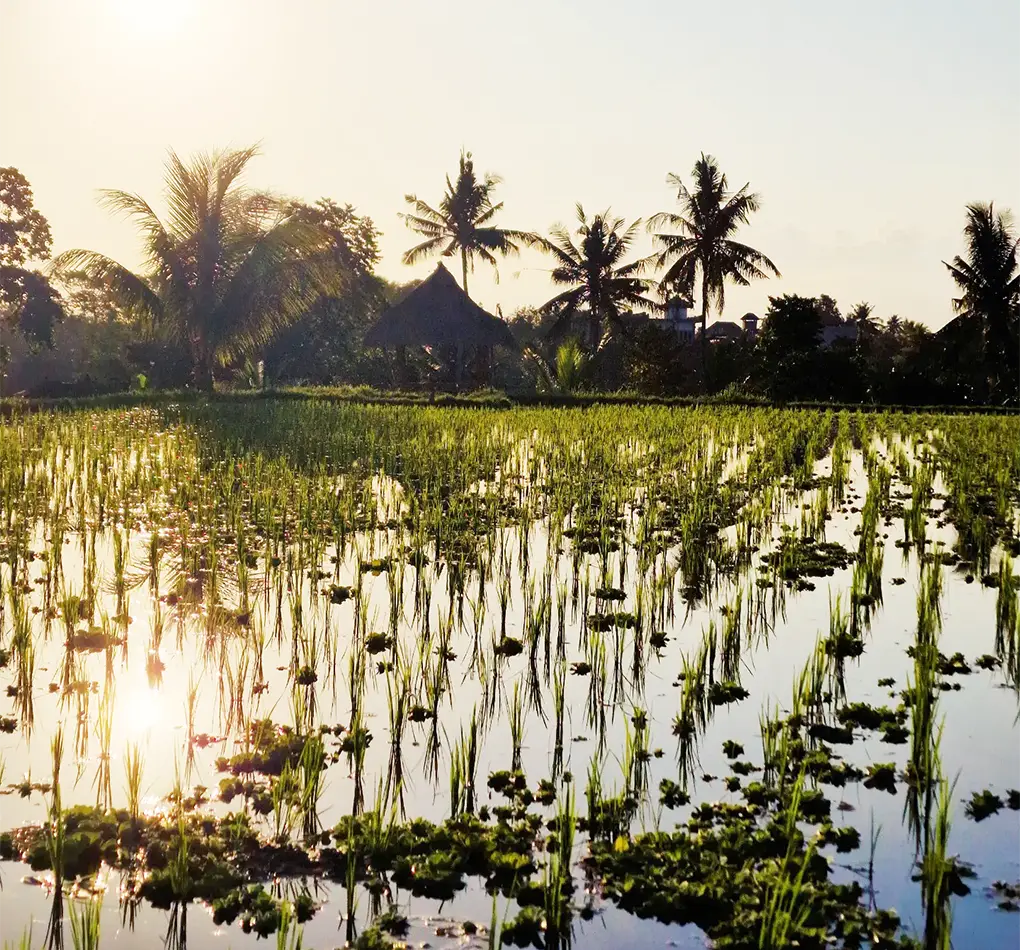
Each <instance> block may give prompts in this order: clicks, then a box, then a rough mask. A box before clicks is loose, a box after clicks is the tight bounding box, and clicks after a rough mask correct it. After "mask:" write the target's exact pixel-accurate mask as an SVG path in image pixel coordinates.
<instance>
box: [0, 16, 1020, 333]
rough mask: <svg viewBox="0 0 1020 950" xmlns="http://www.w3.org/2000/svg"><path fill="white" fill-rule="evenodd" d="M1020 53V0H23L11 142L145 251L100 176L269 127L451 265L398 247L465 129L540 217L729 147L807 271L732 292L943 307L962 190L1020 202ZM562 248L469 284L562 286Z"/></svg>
mask: <svg viewBox="0 0 1020 950" xmlns="http://www.w3.org/2000/svg"><path fill="white" fill-rule="evenodd" d="M1018 62H1020V3H1017V0H966V2H964V0H857V2H854V3H835V2H832V0H786V2H784V0H774V2H771V3H762V2H760V0H731V2H719V3H685V2H677V0H661V2H660V0H626V2H610V0H511V2H507V3H493V2H487V0H475V2H463V0H456V2H454V0H432V2H422V0H410V2H394V0H370V2H364V0H359V2H346V0H289V2H284V0H0V70H2V76H0V95H2V99H0V117H2V118H0V165H9V164H13V165H15V166H17V167H18V168H20V169H21V170H22V171H23V172H24V173H25V174H26V175H27V176H28V178H29V180H30V181H31V183H32V185H33V188H34V190H35V195H36V202H37V205H38V207H39V208H40V210H41V211H42V212H43V213H44V214H45V215H46V216H47V217H48V218H49V220H50V223H51V225H52V228H53V236H54V249H55V250H57V251H59V250H63V249H66V248H69V247H88V248H92V249H95V250H100V251H103V252H105V253H108V254H111V255H113V256H115V257H117V258H119V259H120V260H122V261H123V262H125V263H128V264H135V263H137V257H136V254H137V243H136V240H135V237H134V235H133V232H132V229H131V226H130V225H129V224H128V223H126V222H125V221H123V220H118V219H116V218H114V217H111V216H110V215H109V214H108V213H107V212H105V211H103V210H102V209H101V208H99V207H98V206H97V204H96V189H98V188H101V187H117V188H124V189H127V190H131V191H137V192H139V193H141V194H142V195H144V196H146V197H149V198H152V199H155V198H158V197H159V194H160V189H161V175H162V165H163V160H164V158H165V154H166V150H167V148H168V147H173V148H174V149H176V150H177V151H178V152H179V153H181V154H182V155H187V154H188V153H191V152H193V151H195V150H200V149H209V148H215V147H222V146H228V145H234V146H237V145H246V144H249V143H251V142H253V141H260V142H261V143H262V149H263V155H262V157H260V158H259V159H257V160H256V161H255V163H253V165H252V166H251V169H252V174H251V179H250V180H251V182H252V183H253V184H257V185H259V186H263V187H269V188H273V189H276V190H279V191H282V192H285V193H287V194H290V195H293V196H295V197H299V198H303V199H307V200H315V199H317V198H319V197H321V196H329V197H332V198H335V199H336V200H338V201H341V202H351V203H353V204H354V205H355V206H356V207H357V208H358V209H359V211H361V212H362V213H365V214H369V215H371V216H372V218H373V219H374V220H375V222H376V224H377V225H378V226H379V227H380V229H381V230H382V232H383V238H382V251H383V260H382V264H381V266H380V270H381V272H382V273H383V274H384V275H386V276H387V277H390V278H394V279H398V280H406V279H408V278H410V277H412V276H418V275H422V274H424V273H427V272H428V270H429V269H430V268H431V266H432V265H431V264H428V265H423V266H420V267H418V268H415V269H410V268H406V267H404V266H403V265H402V264H401V263H400V254H401V252H402V251H403V250H404V249H405V248H406V247H408V246H409V245H410V244H411V243H412V241H413V236H412V235H411V234H410V233H409V232H407V231H406V229H405V227H404V226H403V224H402V222H401V221H400V220H399V219H398V218H397V213H398V212H399V211H401V210H403V195H404V194H405V192H408V191H414V192H417V193H418V195H419V196H420V197H422V198H424V199H426V200H428V201H430V202H432V203H435V202H437V201H438V200H439V197H440V194H441V190H442V184H443V176H444V175H445V174H446V173H447V172H452V171H453V170H455V168H456V162H457V156H458V153H459V150H460V148H461V147H462V146H464V147H467V148H468V149H470V150H472V151H473V152H474V154H475V160H476V166H477V167H478V168H479V170H482V171H493V172H497V173H499V174H500V175H502V176H503V178H504V179H505V183H504V185H503V186H502V188H501V190H500V192H499V194H500V197H502V198H503V199H504V200H505V202H506V210H505V213H504V215H503V217H502V219H501V223H502V224H504V225H505V226H508V227H517V228H525V229H534V230H544V229H546V228H547V227H548V226H549V225H551V224H553V223H555V222H558V221H564V222H567V221H570V220H572V216H573V207H574V203H575V202H577V201H581V202H582V203H583V204H584V205H585V207H586V208H587V209H588V210H589V211H596V210H602V209H603V208H605V207H606V206H610V205H611V206H612V209H613V211H614V212H615V213H617V214H619V215H621V216H624V217H626V218H627V219H628V220H630V219H633V218H637V217H647V216H648V215H650V214H652V213H654V212H656V211H659V210H663V209H667V208H670V207H671V206H672V204H673V201H674V195H673V193H672V192H671V191H670V190H669V189H668V188H667V187H666V185H665V177H666V173H667V172H670V171H674V172H679V173H681V174H683V175H684V177H685V178H688V179H689V172H690V168H691V166H692V165H693V163H694V161H695V159H696V158H697V156H698V154H699V152H701V151H706V152H709V153H711V154H714V155H716V156H717V157H718V158H719V160H720V163H721V165H722V168H723V170H724V171H726V172H727V173H728V175H729V178H730V181H731V183H732V184H734V185H741V184H743V183H744V182H745V181H750V182H751V184H752V187H753V188H754V189H755V190H756V191H758V192H759V193H760V194H761V196H762V198H763V208H762V210H761V212H760V213H759V214H758V215H757V217H756V218H755V219H754V220H753V222H752V226H751V227H750V228H747V229H746V230H745V231H744V232H743V233H742V236H743V238H744V239H746V240H747V241H748V242H749V243H751V244H752V245H753V246H755V247H757V248H759V249H760V250H762V251H764V252H765V253H767V254H768V255H769V256H771V257H772V259H773V260H774V261H775V262H776V263H777V264H778V266H779V268H780V270H781V271H782V272H783V278H782V279H781V280H776V279H773V280H771V281H767V282H763V283H759V284H757V285H755V286H752V287H750V288H747V289H739V288H734V289H733V290H732V291H729V292H728V294H727V310H726V312H727V315H729V316H730V317H732V318H735V317H737V316H739V315H740V314H741V313H743V312H744V311H746V310H748V309H752V310H757V311H758V312H762V311H763V310H764V307H765V306H766V302H767V301H766V298H767V296H768V295H769V294H776V293H784V292H785V293H801V294H807V295H813V294H819V293H828V294H830V295H832V296H833V297H835V298H836V299H837V301H838V302H839V303H840V305H841V306H842V307H843V308H844V309H846V308H848V307H849V306H851V305H852V304H853V303H855V302H857V301H858V300H861V299H866V300H869V301H871V302H872V303H874V305H875V306H876V310H877V313H878V314H879V315H881V316H888V315H889V314H891V313H899V315H900V316H901V317H909V318H913V319H918V320H923V321H926V322H930V323H932V324H939V323H941V322H942V321H944V320H945V319H946V318H947V317H948V316H949V315H950V303H949V301H950V297H951V296H952V290H953V288H952V284H951V282H950V280H949V278H948V274H947V273H946V271H945V268H944V267H943V266H942V264H941V263H940V260H941V259H944V258H949V257H951V256H952V255H953V254H955V253H957V252H959V251H960V250H961V241H960V229H961V227H962V224H963V220H964V206H965V204H966V203H967V202H970V201H978V200H984V201H987V200H995V201H996V203H997V204H998V205H1000V206H1002V207H1012V208H1014V209H1015V210H1016V211H1017V212H1018V213H1020V162H1018V159H1020V95H1018V83H1017V72H1016V69H1017V63H1018ZM646 242H647V239H646V238H643V239H642V247H641V250H646V249H647V248H646V247H645V243H646ZM547 268H548V262H547V261H546V260H545V259H543V258H542V256H541V255H538V254H535V253H527V254H525V255H524V256H522V257H521V258H520V259H518V260H514V259H511V260H509V261H507V262H506V263H505V264H504V265H503V266H501V268H500V277H501V280H500V283H499V284H498V285H496V284H495V283H493V281H492V278H491V276H490V272H487V270H485V269H482V270H479V271H476V273H475V277H474V280H473V285H472V292H473V295H474V296H476V297H477V298H478V299H479V300H480V301H481V302H482V303H483V304H484V305H486V306H488V307H490V308H495V306H496V305H497V304H501V305H502V308H503V311H504V313H506V314H509V313H510V312H511V311H512V309H513V308H514V307H516V306H518V305H521V304H539V303H542V302H543V301H544V300H546V299H547V298H548V297H549V296H551V288H550V285H549V281H548V274H547V270H546V269H547Z"/></svg>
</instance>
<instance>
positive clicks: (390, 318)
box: [364, 263, 517, 386]
mask: <svg viewBox="0 0 1020 950" xmlns="http://www.w3.org/2000/svg"><path fill="white" fill-rule="evenodd" d="M364 345H365V346H366V347H380V348H386V347H403V346H452V347H456V351H457V356H456V369H455V378H454V384H455V385H456V386H460V376H461V370H462V367H463V362H464V351H465V349H466V348H467V347H469V346H471V347H476V348H478V349H488V348H491V347H494V346H506V347H510V348H512V349H516V348H517V341H516V340H515V339H514V336H513V334H512V333H511V332H510V327H508V326H507V325H506V323H505V322H504V321H503V320H500V319H499V317H494V316H493V315H492V314H491V313H487V312H486V311H485V310H483V309H482V308H481V307H479V306H478V304H476V303H475V302H474V301H473V300H472V299H471V298H470V297H469V296H468V295H467V294H466V293H464V291H463V290H462V289H461V286H460V284H458V283H457V281H456V280H455V279H454V277H453V275H452V274H451V273H450V272H449V271H448V270H447V269H446V268H445V267H444V266H443V265H442V263H440V264H439V265H438V266H437V267H436V269H435V271H434V272H433V273H432V274H431V275H430V276H429V277H428V279H427V280H424V281H423V282H422V283H421V284H419V285H418V286H417V287H415V288H414V290H412V291H411V292H410V293H409V294H408V295H407V296H406V297H405V298H404V299H403V300H401V301H400V303H397V304H394V305H393V306H392V307H390V308H389V309H388V310H386V311H385V312H384V313H383V315H382V316H381V317H380V318H379V319H378V321H377V322H376V323H375V324H374V325H373V326H372V327H371V328H369V330H368V332H367V333H366V334H365V341H364Z"/></svg>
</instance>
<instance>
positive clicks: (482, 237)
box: [400, 152, 534, 293]
mask: <svg viewBox="0 0 1020 950" xmlns="http://www.w3.org/2000/svg"><path fill="white" fill-rule="evenodd" d="M501 181H502V179H501V178H500V177H499V176H498V175H490V174H486V175H485V177H484V178H482V179H481V180H479V179H478V177H477V176H476V175H475V165H474V160H473V159H472V157H471V153H470V152H461V153H460V169H459V171H458V173H457V180H456V181H455V182H453V181H450V176H449V175H447V176H446V193H445V194H444V195H443V197H442V200H441V201H440V202H439V207H438V208H433V207H432V206H431V205H430V204H427V203H426V202H424V201H422V200H421V199H420V198H419V197H418V196H417V195H405V196H404V200H405V201H407V203H408V204H409V205H411V206H412V207H413V208H414V213H413V214H402V215H401V216H400V217H402V218H403V219H404V223H405V224H406V225H407V226H408V227H409V228H410V229H411V230H412V231H414V232H415V233H416V234H420V235H422V236H423V237H424V238H425V240H424V241H422V242H421V244H416V245H415V246H414V247H412V248H411V249H410V250H408V251H405V253H404V257H403V260H404V263H405V264H416V263H417V262H418V261H420V260H424V259H426V258H429V257H432V256H433V255H435V254H441V255H442V256H443V257H453V256H454V255H456V254H459V255H460V267H461V278H462V281H463V283H462V285H461V286H463V288H464V292H465V293H467V290H468V271H469V270H474V262H475V258H476V257H477V258H480V259H481V260H483V261H485V262H486V263H487V264H492V266H493V267H495V266H496V255H497V254H502V255H504V256H505V255H508V254H518V253H520V245H521V244H528V243H531V242H532V241H533V240H534V236H533V235H531V234H529V233H527V232H525V231H513V230H509V229H506V228H497V227H496V226H495V225H494V224H493V223H492V222H493V218H495V217H496V215H497V214H499V212H500V211H502V210H503V202H502V201H498V202H495V203H494V202H493V192H494V191H495V190H496V186H497V185H499V184H500V183H501ZM497 276H498V275H497Z"/></svg>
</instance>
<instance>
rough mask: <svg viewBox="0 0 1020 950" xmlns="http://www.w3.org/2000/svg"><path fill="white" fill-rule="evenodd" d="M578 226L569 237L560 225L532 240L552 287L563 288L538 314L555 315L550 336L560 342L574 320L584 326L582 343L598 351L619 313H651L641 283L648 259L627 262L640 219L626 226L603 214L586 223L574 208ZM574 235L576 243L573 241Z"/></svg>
mask: <svg viewBox="0 0 1020 950" xmlns="http://www.w3.org/2000/svg"><path fill="white" fill-rule="evenodd" d="M576 210H577V220H578V222H579V227H578V228H577V230H576V231H575V232H573V233H571V232H570V231H569V230H568V229H567V228H566V227H565V226H563V225H557V226H556V227H554V228H552V229H551V230H550V232H549V233H550V237H549V238H540V239H538V241H537V244H538V246H539V247H541V248H542V250H544V251H546V252H548V253H549V254H551V255H552V256H553V257H554V258H555V261H556V265H555V267H553V270H552V281H553V283H554V284H558V285H560V286H563V287H566V288H567V289H566V290H564V291H563V292H562V293H560V294H557V295H556V296H555V297H553V298H552V299H551V300H549V301H548V302H547V303H546V304H544V306H543V309H545V310H548V311H549V312H551V313H553V314H555V322H554V324H553V328H552V333H553V335H554V336H558V337H562V336H563V335H564V333H565V332H566V330H567V329H568V327H569V326H570V324H571V323H572V322H573V321H574V320H575V319H578V318H583V319H585V320H586V321H587V324H588V327H587V337H588V340H587V343H588V347H589V349H590V350H592V351H594V350H597V349H598V347H599V344H600V343H601V341H602V337H603V333H604V331H605V329H606V326H607V324H608V325H609V326H619V325H620V322H621V321H620V317H621V314H622V313H623V312H624V311H625V310H629V309H630V308H631V307H635V306H638V307H643V308H646V309H648V310H654V309H657V308H658V307H659V304H658V303H657V302H656V301H654V300H652V299H651V298H649V297H647V296H646V294H647V292H648V282H647V281H646V280H643V279H642V278H641V276H640V275H641V274H642V272H643V271H644V270H645V269H646V268H647V267H648V264H649V262H650V259H649V258H641V259H639V260H636V261H630V262H627V261H626V258H627V257H628V256H629V254H630V252H631V248H632V245H633V243H634V236H635V234H636V233H637V231H638V229H639V228H640V226H641V221H640V219H639V220H637V221H634V222H633V223H631V224H630V225H626V224H625V223H624V220H623V218H614V217H611V215H610V211H609V210H608V209H606V210H605V211H603V212H602V213H601V214H596V215H595V216H594V217H592V218H591V220H589V219H588V217H587V215H586V214H585V213H584V208H583V207H581V205H580V204H578V205H577V209H576ZM575 236H576V237H577V238H578V240H577V241H575V240H574V238H575Z"/></svg>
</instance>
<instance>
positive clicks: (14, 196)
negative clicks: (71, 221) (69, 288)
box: [0, 167, 63, 344]
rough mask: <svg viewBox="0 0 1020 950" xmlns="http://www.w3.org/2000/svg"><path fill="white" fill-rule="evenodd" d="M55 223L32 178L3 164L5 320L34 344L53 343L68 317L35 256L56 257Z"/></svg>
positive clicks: (1, 311)
mask: <svg viewBox="0 0 1020 950" xmlns="http://www.w3.org/2000/svg"><path fill="white" fill-rule="evenodd" d="M52 244H53V238H52V235H51V234H50V226H49V223H48V222H47V220H46V218H45V217H43V215H42V212H40V211H39V210H38V209H37V208H36V206H35V202H34V199H33V196H32V188H31V186H30V185H29V183H28V179H27V178H26V177H25V176H24V175H23V174H22V173H21V172H19V171H18V169H16V168H9V167H8V168H0V323H2V324H3V325H5V326H7V327H8V328H9V329H15V328H17V329H18V330H20V331H21V333H22V334H23V335H24V336H25V337H26V338H27V339H28V340H29V341H30V342H32V343H35V344H49V343H51V342H52V334H53V324H54V323H56V322H57V321H58V320H60V319H61V318H62V316H63V309H62V307H61V304H60V295H59V294H58V293H57V292H56V290H54V288H53V286H52V285H51V284H50V282H49V280H48V279H47V278H46V276H45V275H44V274H43V273H42V272H41V271H39V270H38V269H37V268H33V267H30V266H29V265H30V264H31V263H32V262H33V261H43V260H45V259H46V258H48V257H49V256H50V250H51V247H52Z"/></svg>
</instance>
